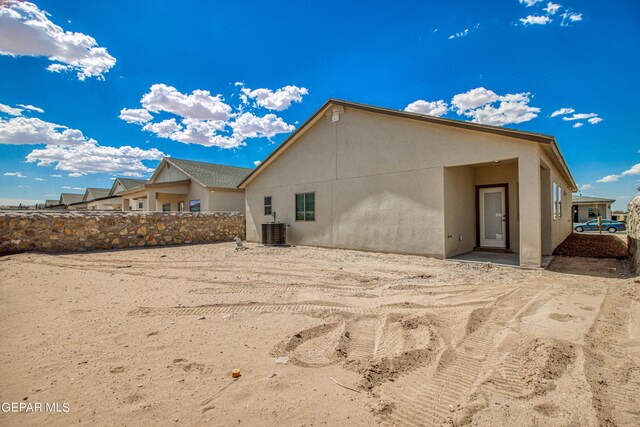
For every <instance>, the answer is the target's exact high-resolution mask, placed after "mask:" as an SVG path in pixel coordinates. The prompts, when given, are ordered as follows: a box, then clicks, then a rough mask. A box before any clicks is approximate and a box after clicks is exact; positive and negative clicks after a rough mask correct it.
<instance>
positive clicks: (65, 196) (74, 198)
mask: <svg viewBox="0 0 640 427" xmlns="http://www.w3.org/2000/svg"><path fill="white" fill-rule="evenodd" d="M83 196H84V194H76V193H62V194H60V200H59V202H58V204H59V205H71V204H73V203H82V197H83Z"/></svg>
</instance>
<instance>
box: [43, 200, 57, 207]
mask: <svg viewBox="0 0 640 427" xmlns="http://www.w3.org/2000/svg"><path fill="white" fill-rule="evenodd" d="M59 203H60V200H45V201H44V205H45V206H55V205H57V204H59Z"/></svg>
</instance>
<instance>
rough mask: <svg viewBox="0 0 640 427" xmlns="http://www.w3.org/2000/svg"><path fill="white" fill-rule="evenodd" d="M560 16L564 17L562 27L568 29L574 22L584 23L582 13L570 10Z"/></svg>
mask: <svg viewBox="0 0 640 427" xmlns="http://www.w3.org/2000/svg"><path fill="white" fill-rule="evenodd" d="M560 16H562V22H561V23H560V25H562V26H563V27H568V26H569V24H571V23H572V22H578V21H582V14H581V13H575V12H571V11H570V10H568V11H566V12H564V13H563V14H561V15H560Z"/></svg>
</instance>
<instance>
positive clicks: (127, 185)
mask: <svg viewBox="0 0 640 427" xmlns="http://www.w3.org/2000/svg"><path fill="white" fill-rule="evenodd" d="M147 182H148V181H147V180H146V179H133V178H120V177H118V178H116V179H115V180H114V181H113V185H112V186H111V190H109V195H110V196H113V195H114V194H116V193H115V191H116V188H118V184H120V185H122V186H123V187H124V189H125V190H131V189H132V188H136V187H140V186H142V185H145V184H146V183H147Z"/></svg>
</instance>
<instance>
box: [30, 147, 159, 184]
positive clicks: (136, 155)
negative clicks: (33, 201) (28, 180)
mask: <svg viewBox="0 0 640 427" xmlns="http://www.w3.org/2000/svg"><path fill="white" fill-rule="evenodd" d="M163 157H164V154H163V153H162V152H161V151H159V150H157V149H156V148H151V149H149V150H143V149H141V148H136V147H130V146H123V147H107V146H100V145H97V144H94V143H83V144H79V145H74V146H61V145H49V146H47V147H45V148H43V149H40V150H33V151H32V152H31V153H29V154H28V155H27V162H28V163H34V162H35V163H37V165H38V166H52V165H55V169H56V170H60V171H65V172H70V173H69V176H72V177H73V176H76V177H77V176H82V175H86V174H92V173H119V174H123V175H127V176H142V175H143V174H145V173H148V172H151V171H152V170H153V169H152V168H149V167H147V166H145V165H144V164H143V163H142V161H143V160H161V159H162V158H163Z"/></svg>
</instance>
